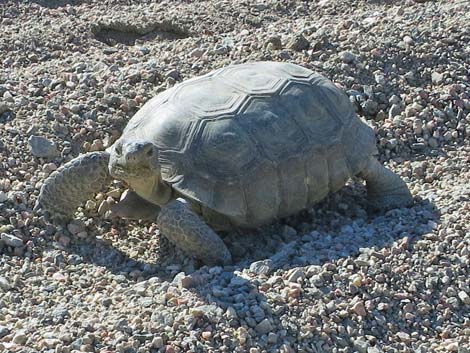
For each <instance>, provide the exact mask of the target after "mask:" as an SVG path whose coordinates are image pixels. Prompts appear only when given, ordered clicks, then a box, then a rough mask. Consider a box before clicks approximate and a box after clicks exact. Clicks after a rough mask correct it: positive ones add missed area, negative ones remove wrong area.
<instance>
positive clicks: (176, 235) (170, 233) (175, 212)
mask: <svg viewBox="0 0 470 353" xmlns="http://www.w3.org/2000/svg"><path fill="white" fill-rule="evenodd" d="M157 223H158V226H159V228H160V231H161V233H162V235H164V236H165V237H166V238H167V239H168V240H170V241H171V242H172V243H174V244H175V245H176V246H178V247H179V248H181V249H182V250H183V251H185V252H186V253H187V254H189V255H192V256H194V257H195V258H197V259H200V260H202V261H203V262H204V263H206V264H207V265H221V264H223V265H227V264H230V263H231V261H232V256H231V255H230V251H229V250H228V248H227V246H226V245H225V244H224V242H223V241H222V239H221V238H220V237H219V236H218V235H217V234H216V233H215V232H214V231H213V230H212V229H211V228H210V227H209V226H208V225H207V224H206V223H205V222H204V221H203V220H202V219H201V218H199V216H198V215H197V214H196V213H195V212H194V211H193V210H192V209H191V207H190V206H189V205H188V204H187V203H186V201H184V200H182V199H176V200H174V201H172V202H169V203H168V204H166V205H165V206H163V207H162V209H161V211H160V214H159V215H158V218H157Z"/></svg>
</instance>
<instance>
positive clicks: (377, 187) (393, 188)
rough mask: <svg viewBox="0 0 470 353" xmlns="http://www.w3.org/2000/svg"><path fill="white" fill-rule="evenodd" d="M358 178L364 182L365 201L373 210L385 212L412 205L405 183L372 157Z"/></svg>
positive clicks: (411, 197)
mask: <svg viewBox="0 0 470 353" xmlns="http://www.w3.org/2000/svg"><path fill="white" fill-rule="evenodd" d="M358 176H359V177H360V178H362V179H364V180H365V181H366V189H367V199H368V201H369V204H370V205H371V206H372V207H373V208H375V209H379V210H383V211H385V210H390V209H393V208H397V207H409V206H412V205H413V196H411V193H410V190H409V189H408V186H406V183H405V182H404V181H403V180H402V179H401V178H400V177H399V176H398V175H397V174H395V173H394V172H392V171H391V170H389V169H387V168H385V167H384V166H383V165H382V164H380V163H379V162H378V161H377V159H375V158H374V157H370V158H369V161H368V163H367V165H366V167H365V169H364V170H363V171H362V172H361V173H359V175H358Z"/></svg>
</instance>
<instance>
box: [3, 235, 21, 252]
mask: <svg viewBox="0 0 470 353" xmlns="http://www.w3.org/2000/svg"><path fill="white" fill-rule="evenodd" d="M0 240H2V241H3V242H4V243H5V244H6V245H7V246H11V247H13V248H19V247H20V246H23V240H22V239H20V238H18V237H17V236H15V235H12V234H7V233H1V234H0Z"/></svg>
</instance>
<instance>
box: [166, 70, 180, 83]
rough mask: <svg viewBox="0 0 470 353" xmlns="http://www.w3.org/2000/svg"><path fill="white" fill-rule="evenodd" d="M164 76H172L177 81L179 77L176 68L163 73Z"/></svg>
mask: <svg viewBox="0 0 470 353" xmlns="http://www.w3.org/2000/svg"><path fill="white" fill-rule="evenodd" d="M165 77H166V78H172V79H174V80H176V81H177V80H178V79H179V78H180V73H179V71H178V70H176V69H172V70H170V71H168V72H167V73H166V74H165Z"/></svg>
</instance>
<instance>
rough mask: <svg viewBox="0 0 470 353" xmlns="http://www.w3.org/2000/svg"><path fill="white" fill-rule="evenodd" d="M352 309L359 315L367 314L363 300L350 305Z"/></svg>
mask: <svg viewBox="0 0 470 353" xmlns="http://www.w3.org/2000/svg"><path fill="white" fill-rule="evenodd" d="M352 310H353V311H354V312H355V313H356V314H357V315H359V316H362V317H365V316H366V315H367V311H366V308H365V306H364V303H363V302H357V303H355V304H354V305H353V306H352Z"/></svg>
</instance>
